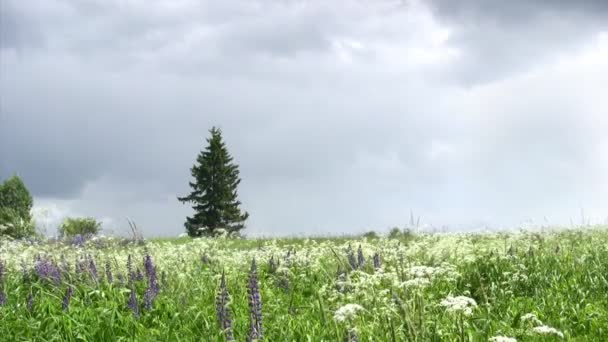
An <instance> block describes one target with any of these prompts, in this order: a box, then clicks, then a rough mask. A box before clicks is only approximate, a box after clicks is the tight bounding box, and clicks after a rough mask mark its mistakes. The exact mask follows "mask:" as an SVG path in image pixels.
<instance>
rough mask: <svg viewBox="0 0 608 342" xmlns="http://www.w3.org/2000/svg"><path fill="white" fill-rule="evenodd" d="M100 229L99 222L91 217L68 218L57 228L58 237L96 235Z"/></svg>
mask: <svg viewBox="0 0 608 342" xmlns="http://www.w3.org/2000/svg"><path fill="white" fill-rule="evenodd" d="M100 228H101V222H98V221H97V220H95V219H94V218H92V217H68V218H66V219H65V220H64V221H63V223H62V224H61V226H59V235H60V236H61V237H73V236H76V235H83V236H86V235H96V234H97V233H98V232H99V230H100Z"/></svg>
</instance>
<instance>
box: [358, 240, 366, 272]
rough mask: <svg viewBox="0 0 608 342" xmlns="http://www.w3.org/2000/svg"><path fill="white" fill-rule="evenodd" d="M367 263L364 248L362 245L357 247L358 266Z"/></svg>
mask: <svg viewBox="0 0 608 342" xmlns="http://www.w3.org/2000/svg"><path fill="white" fill-rule="evenodd" d="M364 265H365V256H363V250H362V249H361V245H359V248H358V249H357V268H361V267H363V266H364Z"/></svg>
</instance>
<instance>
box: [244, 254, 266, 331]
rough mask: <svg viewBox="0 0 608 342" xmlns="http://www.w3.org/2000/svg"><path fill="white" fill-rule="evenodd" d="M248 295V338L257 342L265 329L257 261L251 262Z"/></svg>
mask: <svg viewBox="0 0 608 342" xmlns="http://www.w3.org/2000/svg"><path fill="white" fill-rule="evenodd" d="M247 294H248V295H249V322H250V326H249V335H248V336H247V341H256V340H259V339H261V338H262V337H263V336H264V329H263V326H262V296H261V295H260V286H259V284H258V268H257V265H256V263H255V259H253V260H252V261H251V269H250V271H249V282H248V286H247Z"/></svg>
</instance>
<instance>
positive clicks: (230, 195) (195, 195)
mask: <svg viewBox="0 0 608 342" xmlns="http://www.w3.org/2000/svg"><path fill="white" fill-rule="evenodd" d="M209 132H210V133H211V137H210V138H208V139H207V143H208V145H207V147H206V148H205V150H204V151H201V152H200V153H199V154H198V156H197V158H196V164H194V166H192V168H191V169H190V172H191V174H192V177H193V178H194V181H192V182H189V184H190V187H191V188H192V192H191V193H190V194H189V195H188V196H186V197H178V200H179V201H180V202H182V203H191V204H192V209H194V211H195V213H194V215H193V216H192V217H187V218H186V222H185V223H184V226H185V227H186V231H187V233H188V235H190V236H191V237H200V236H213V235H215V234H216V233H217V230H218V229H225V230H227V231H228V232H229V233H233V232H238V231H240V230H241V229H243V228H244V227H245V220H246V219H247V217H248V216H249V214H248V213H247V212H241V210H240V208H239V206H240V205H241V202H240V201H239V200H238V199H237V186H238V185H239V183H240V182H241V179H240V178H239V169H238V165H236V164H234V163H233V162H232V161H233V158H232V156H231V155H230V154H229V153H228V149H227V148H226V145H225V144H224V142H223V140H222V132H221V130H220V129H218V128H216V127H213V128H212V129H211V130H210V131H209Z"/></svg>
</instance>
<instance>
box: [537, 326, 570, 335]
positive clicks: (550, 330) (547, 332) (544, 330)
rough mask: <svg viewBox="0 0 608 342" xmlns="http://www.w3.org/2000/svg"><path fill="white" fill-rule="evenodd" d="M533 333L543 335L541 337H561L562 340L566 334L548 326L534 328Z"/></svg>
mask: <svg viewBox="0 0 608 342" xmlns="http://www.w3.org/2000/svg"><path fill="white" fill-rule="evenodd" d="M532 331H533V332H535V333H537V334H541V335H555V336H559V337H561V338H563V337H564V334H563V333H562V332H561V331H559V330H557V329H555V328H552V327H549V326H546V325H541V326H538V327H534V328H532Z"/></svg>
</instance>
